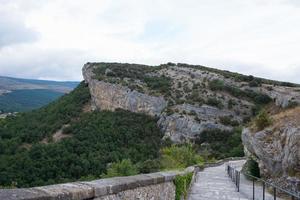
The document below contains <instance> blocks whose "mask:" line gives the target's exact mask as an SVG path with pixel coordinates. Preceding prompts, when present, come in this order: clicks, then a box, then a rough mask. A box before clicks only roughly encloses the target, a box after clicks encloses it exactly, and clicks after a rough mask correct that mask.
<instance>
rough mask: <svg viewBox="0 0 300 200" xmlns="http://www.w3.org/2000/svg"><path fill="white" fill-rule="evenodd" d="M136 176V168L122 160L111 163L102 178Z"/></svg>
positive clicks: (129, 162)
mask: <svg viewBox="0 0 300 200" xmlns="http://www.w3.org/2000/svg"><path fill="white" fill-rule="evenodd" d="M136 174H138V170H137V167H136V166H135V165H134V164H132V162H131V160H129V159H124V160H122V161H120V162H115V163H112V164H111V165H110V166H109V167H108V168H107V172H106V174H105V175H103V177H115V176H132V175H136Z"/></svg>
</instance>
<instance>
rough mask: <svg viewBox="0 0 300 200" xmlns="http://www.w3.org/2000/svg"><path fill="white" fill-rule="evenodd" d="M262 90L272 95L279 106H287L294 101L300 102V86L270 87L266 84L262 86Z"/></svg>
mask: <svg viewBox="0 0 300 200" xmlns="http://www.w3.org/2000/svg"><path fill="white" fill-rule="evenodd" d="M261 90H262V92H264V93H265V94H267V95H269V96H270V97H272V98H273V99H274V100H275V103H276V105H277V106H281V107H283V108H286V107H288V106H289V105H290V104H291V103H292V102H296V103H299V104H300V92H299V91H300V88H290V87H282V86H276V87H272V89H270V86H264V87H262V88H261Z"/></svg>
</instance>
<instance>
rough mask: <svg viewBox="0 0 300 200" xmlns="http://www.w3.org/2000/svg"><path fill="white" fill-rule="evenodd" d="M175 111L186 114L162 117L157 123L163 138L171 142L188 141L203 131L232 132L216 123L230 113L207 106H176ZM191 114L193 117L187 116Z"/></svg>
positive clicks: (230, 128) (229, 128) (230, 113)
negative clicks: (163, 134)
mask: <svg viewBox="0 0 300 200" xmlns="http://www.w3.org/2000/svg"><path fill="white" fill-rule="evenodd" d="M175 109H177V110H178V111H179V112H181V111H183V112H184V113H187V114H179V113H174V114H172V115H170V116H166V115H162V116H161V118H160V119H159V121H158V125H159V127H161V129H162V130H163V132H164V133H165V137H169V138H171V140H172V141H173V142H177V143H181V142H183V141H189V140H191V139H194V138H195V137H197V136H199V135H201V132H203V131H204V130H209V129H220V130H232V127H229V126H224V125H223V124H221V123H217V121H218V117H221V116H230V115H232V112H230V111H225V110H220V109H218V108H215V107H212V106H207V105H202V106H201V107H196V106H193V105H189V104H183V105H178V106H176V108H175ZM191 112H192V113H193V116H191V115H188V113H191ZM195 118H196V119H195Z"/></svg>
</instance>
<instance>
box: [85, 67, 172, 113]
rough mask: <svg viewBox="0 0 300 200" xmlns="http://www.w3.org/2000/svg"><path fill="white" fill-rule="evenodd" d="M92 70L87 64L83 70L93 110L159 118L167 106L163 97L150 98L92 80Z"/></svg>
mask: <svg viewBox="0 0 300 200" xmlns="http://www.w3.org/2000/svg"><path fill="white" fill-rule="evenodd" d="M92 70H93V66H92V65H88V64H87V65H85V67H84V68H83V74H84V78H85V81H86V82H87V83H88V84H89V89H90V93H91V98H92V108H93V109H100V110H115V109H118V108H121V109H124V110H129V111H131V112H138V113H146V114H149V115H152V116H159V115H160V114H161V112H162V111H163V109H164V108H165V107H166V106H167V102H166V101H165V100H164V98H163V97H155V96H150V95H147V94H144V93H140V92H137V91H135V90H131V89H129V88H128V87H125V86H121V85H118V84H111V83H107V82H104V81H98V80H96V79H93V75H94V74H93V71H92Z"/></svg>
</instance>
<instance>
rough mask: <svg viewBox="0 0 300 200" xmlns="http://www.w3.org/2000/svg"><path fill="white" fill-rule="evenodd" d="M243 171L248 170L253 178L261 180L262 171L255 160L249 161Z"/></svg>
mask: <svg viewBox="0 0 300 200" xmlns="http://www.w3.org/2000/svg"><path fill="white" fill-rule="evenodd" d="M243 170H246V173H248V174H250V175H251V176H254V177H257V178H260V170H259V166H258V163H257V162H256V161H255V160H253V159H249V160H247V162H246V164H245V167H244V169H243Z"/></svg>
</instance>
